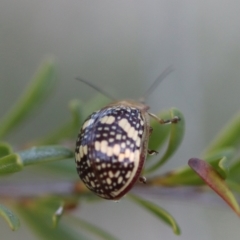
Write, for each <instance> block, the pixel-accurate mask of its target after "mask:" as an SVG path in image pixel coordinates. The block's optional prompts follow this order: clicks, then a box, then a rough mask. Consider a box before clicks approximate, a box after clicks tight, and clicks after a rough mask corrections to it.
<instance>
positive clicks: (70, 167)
mask: <svg viewBox="0 0 240 240" xmlns="http://www.w3.org/2000/svg"><path fill="white" fill-rule="evenodd" d="M42 167H44V170H49V171H51V172H53V173H55V174H59V175H60V176H62V175H63V174H64V176H66V175H67V176H68V177H71V176H74V178H75V177H76V173H77V171H76V166H75V164H73V159H72V158H71V159H66V160H64V161H57V162H49V163H47V164H44V165H42Z"/></svg>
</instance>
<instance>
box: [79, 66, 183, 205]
mask: <svg viewBox="0 0 240 240" xmlns="http://www.w3.org/2000/svg"><path fill="white" fill-rule="evenodd" d="M171 71H172V69H171V68H167V69H166V70H165V71H164V72H163V73H162V74H161V75H160V76H159V77H158V78H157V79H156V81H155V82H154V83H153V84H152V86H151V87H150V88H149V89H148V91H147V92H146V94H145V97H146V96H147V95H148V94H149V92H151V91H152V90H153V89H154V88H155V87H156V85H158V84H159V82H160V81H161V80H162V79H163V78H165V77H166V76H167V75H168V74H169V73H170V72H171ZM78 80H80V81H82V82H85V83H86V84H88V85H89V86H92V87H93V88H95V89H97V90H99V91H101V92H102V93H104V94H105V95H107V94H106V93H105V92H104V91H103V90H101V89H98V88H97V87H96V86H94V85H93V84H91V83H89V82H86V81H85V80H82V79H78ZM111 98H112V97H111ZM149 109H150V108H149V106H147V105H145V104H144V103H143V102H142V101H141V102H140V101H139V102H137V101H133V100H122V101H116V102H113V103H111V104H109V105H107V106H105V107H103V108H102V109H100V110H98V111H95V112H93V113H92V114H91V115H90V116H89V117H88V118H87V119H86V120H85V121H84V123H83V126H82V128H81V130H80V133H79V135H78V138H77V141H76V148H75V161H76V168H77V172H78V175H79V177H80V178H81V180H82V181H83V183H84V184H85V186H86V187H87V188H88V189H89V190H91V191H92V192H94V193H95V194H96V195H98V196H99V197H101V198H104V199H109V200H118V199H120V198H121V197H122V196H124V195H125V194H126V193H127V192H129V191H130V189H131V188H132V187H133V185H134V184H135V183H136V181H137V180H140V181H141V182H143V183H146V179H145V177H143V176H140V175H141V172H142V169H143V166H144V163H145V160H146V157H147V154H155V153H157V152H156V151H155V150H149V149H148V141H149V136H150V135H151V132H152V128H151V126H150V123H149V117H153V118H154V119H156V120H157V121H158V122H159V123H160V124H167V123H177V122H178V121H179V120H180V118H179V117H177V116H175V117H173V118H172V119H168V120H163V119H160V118H158V117H157V116H156V115H154V114H153V113H150V112H148V111H149Z"/></svg>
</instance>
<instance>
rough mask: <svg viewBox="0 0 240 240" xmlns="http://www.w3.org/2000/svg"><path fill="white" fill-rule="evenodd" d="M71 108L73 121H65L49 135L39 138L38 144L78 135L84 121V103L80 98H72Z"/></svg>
mask: <svg viewBox="0 0 240 240" xmlns="http://www.w3.org/2000/svg"><path fill="white" fill-rule="evenodd" d="M69 109H70V111H71V114H72V119H71V121H69V122H68V123H65V124H64V125H63V126H61V127H59V128H58V129H57V130H55V131H54V132H52V133H50V134H49V135H48V136H46V137H44V138H42V139H40V140H38V141H37V143H36V144H37V145H49V144H56V143H59V142H60V141H62V140H64V139H67V138H70V137H73V136H74V137H75V136H76V134H77V132H78V131H79V130H80V126H81V123H82V104H81V102H80V101H79V100H72V101H71V102H70V104H69Z"/></svg>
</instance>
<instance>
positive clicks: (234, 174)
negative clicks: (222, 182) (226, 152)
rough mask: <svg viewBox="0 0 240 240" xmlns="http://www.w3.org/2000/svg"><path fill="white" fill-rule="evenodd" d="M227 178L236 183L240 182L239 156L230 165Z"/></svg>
mask: <svg viewBox="0 0 240 240" xmlns="http://www.w3.org/2000/svg"><path fill="white" fill-rule="evenodd" d="M228 178H229V179H231V180H232V181H235V182H237V183H238V184H239V183H240V158H239V159H237V160H236V162H235V163H234V164H233V165H232V166H231V167H230V169H229V176H228Z"/></svg>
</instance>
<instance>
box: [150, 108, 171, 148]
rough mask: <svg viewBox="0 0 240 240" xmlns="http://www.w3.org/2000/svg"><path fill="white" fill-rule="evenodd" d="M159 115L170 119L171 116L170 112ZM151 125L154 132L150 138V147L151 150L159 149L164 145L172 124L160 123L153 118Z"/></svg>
mask: <svg viewBox="0 0 240 240" xmlns="http://www.w3.org/2000/svg"><path fill="white" fill-rule="evenodd" d="M159 117H160V118H161V119H169V118H171V116H170V112H169V111H167V112H163V113H160V114H159ZM150 125H151V127H152V129H153V132H152V134H151V136H150V138H149V144H148V148H149V149H151V150H155V151H156V150H159V148H160V147H161V146H162V145H163V143H164V142H165V141H166V139H167V137H168V135H169V132H170V129H171V128H170V127H171V126H170V124H165V125H163V124H160V123H159V122H157V121H156V120H155V119H151V124H150Z"/></svg>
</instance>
